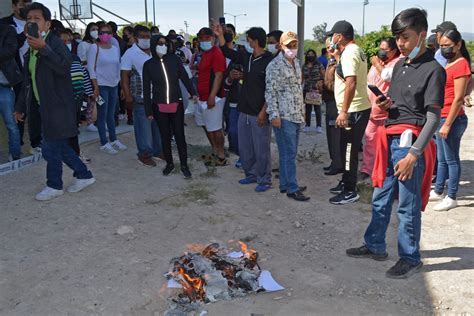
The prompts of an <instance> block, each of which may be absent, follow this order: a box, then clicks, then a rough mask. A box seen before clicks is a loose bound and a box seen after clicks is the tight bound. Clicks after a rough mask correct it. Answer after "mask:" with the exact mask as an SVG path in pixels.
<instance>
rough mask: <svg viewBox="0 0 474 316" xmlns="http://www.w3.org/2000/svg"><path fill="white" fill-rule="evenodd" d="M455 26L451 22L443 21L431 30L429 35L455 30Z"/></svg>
mask: <svg viewBox="0 0 474 316" xmlns="http://www.w3.org/2000/svg"><path fill="white" fill-rule="evenodd" d="M457 29H458V28H457V27H456V24H454V23H453V22H451V21H444V22H443V23H441V24H438V25H437V26H436V28H435V29H433V30H431V33H438V32H446V31H450V30H457Z"/></svg>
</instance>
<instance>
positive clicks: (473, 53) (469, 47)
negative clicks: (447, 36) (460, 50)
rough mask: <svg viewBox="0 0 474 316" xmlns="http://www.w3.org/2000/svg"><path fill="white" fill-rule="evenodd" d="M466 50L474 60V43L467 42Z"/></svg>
mask: <svg viewBox="0 0 474 316" xmlns="http://www.w3.org/2000/svg"><path fill="white" fill-rule="evenodd" d="M466 48H467V50H468V51H469V55H471V60H474V42H467V43H466Z"/></svg>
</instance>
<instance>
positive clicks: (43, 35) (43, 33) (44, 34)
mask: <svg viewBox="0 0 474 316" xmlns="http://www.w3.org/2000/svg"><path fill="white" fill-rule="evenodd" d="M46 35H48V33H46V32H45V31H43V32H41V37H42V38H43V39H44V38H45V37H46Z"/></svg>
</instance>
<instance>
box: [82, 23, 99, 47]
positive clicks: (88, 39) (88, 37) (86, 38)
mask: <svg viewBox="0 0 474 316" xmlns="http://www.w3.org/2000/svg"><path fill="white" fill-rule="evenodd" d="M94 26H97V23H95V22H91V23H89V24H87V27H86V31H85V32H84V39H83V40H84V41H85V42H88V43H94V42H95V39H93V38H92V36H91V34H90V33H91V28H92V27H94Z"/></svg>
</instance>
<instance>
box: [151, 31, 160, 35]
mask: <svg viewBox="0 0 474 316" xmlns="http://www.w3.org/2000/svg"><path fill="white" fill-rule="evenodd" d="M156 35H160V33H157V32H155V33H151V36H156Z"/></svg>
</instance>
